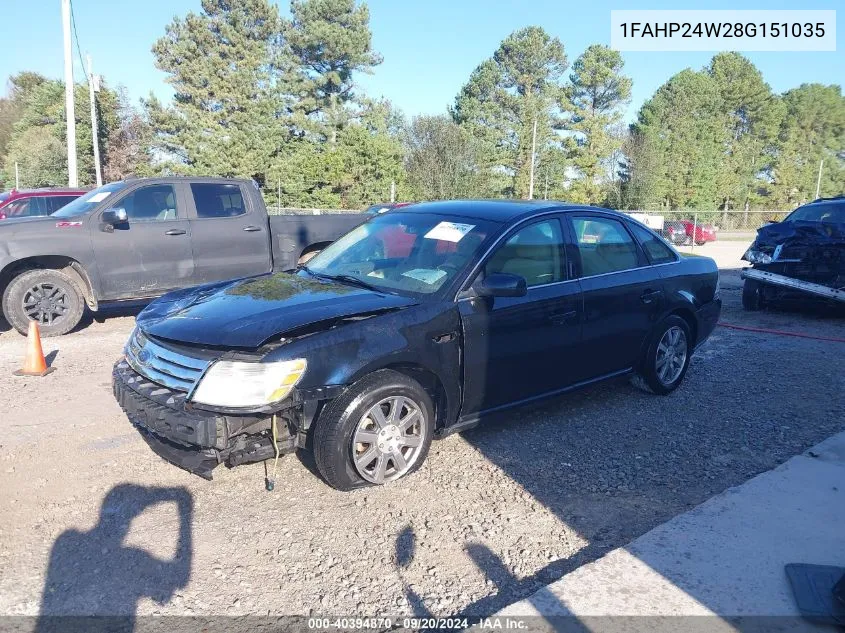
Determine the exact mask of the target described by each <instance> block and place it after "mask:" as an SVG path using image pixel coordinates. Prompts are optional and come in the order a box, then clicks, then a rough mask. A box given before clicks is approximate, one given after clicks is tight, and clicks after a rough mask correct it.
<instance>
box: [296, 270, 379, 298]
mask: <svg viewBox="0 0 845 633" xmlns="http://www.w3.org/2000/svg"><path fill="white" fill-rule="evenodd" d="M300 270H304V271H305V272H306V273H308V274H309V275H311V276H312V277H316V278H317V279H328V280H330V281H340V282H344V283H347V284H352V285H353V286H359V287H360V288H365V289H366V290H372V291H374V292H384V290H382V289H381V288H379V287H378V286H374V285H373V284H369V283H367V282H366V281H364V280H363V279H359V278H358V277H355V276H354V275H330V274H328V273H318V272H317V271H314V270H311V269H310V268H308V266H307V265H306V264H299V265H298V266H297V267H296V268H295V269H294V272H298V271H300Z"/></svg>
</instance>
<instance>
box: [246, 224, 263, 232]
mask: <svg viewBox="0 0 845 633" xmlns="http://www.w3.org/2000/svg"><path fill="white" fill-rule="evenodd" d="M260 230H261V227H260V226H252V225H251V224H250V225H249V226H245V227H244V231H246V232H247V233H255V232H256V231H260Z"/></svg>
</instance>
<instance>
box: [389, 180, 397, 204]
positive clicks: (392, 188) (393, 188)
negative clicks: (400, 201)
mask: <svg viewBox="0 0 845 633" xmlns="http://www.w3.org/2000/svg"><path fill="white" fill-rule="evenodd" d="M390 201H391V202H396V181H395V180H391V181H390Z"/></svg>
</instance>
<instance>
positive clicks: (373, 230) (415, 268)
mask: <svg viewBox="0 0 845 633" xmlns="http://www.w3.org/2000/svg"><path fill="white" fill-rule="evenodd" d="M494 226H495V225H494V224H493V223H491V222H486V221H483V220H476V219H469V218H468V219H463V218H459V219H456V218H446V217H443V216H439V215H432V214H427V213H401V212H394V213H389V214H386V215H379V216H376V217H375V218H373V219H372V220H371V221H369V222H367V223H365V224H362V225H361V226H359V227H357V228H355V229H353V230H352V231H351V232H349V233H347V234H346V235H344V236H343V237H342V238H340V239H339V240H337V241H336V242H334V243H333V244H331V245H330V246H328V247H327V248H326V249H325V250H324V251H322V252H321V253H320V254H319V255H317V256H316V257H314V259H312V260H311V261H310V262H308V265H307V266H305V267H303V268H304V271H305V272H306V273H308V274H312V275H315V276H317V277H323V278H326V279H335V280H336V281H339V282H341V283H349V284H352V285H360V286H364V287H373V288H375V289H377V290H382V291H385V292H395V293H398V294H411V295H428V294H432V293H434V292H436V291H437V290H439V289H440V288H442V287H444V286H445V285H446V284H448V283H450V282H451V281H452V280H454V279H455V278H456V277H457V275H458V274H460V273H461V271H463V270H464V268H465V267H466V266H467V264H468V263H469V262H470V260H471V259H472V258H473V255H475V254H476V253H477V252H478V250H479V249H480V247H481V245H482V244H483V243H484V242H485V241H486V239H487V237H488V236H490V234H491V232H492V229H493V227H494Z"/></svg>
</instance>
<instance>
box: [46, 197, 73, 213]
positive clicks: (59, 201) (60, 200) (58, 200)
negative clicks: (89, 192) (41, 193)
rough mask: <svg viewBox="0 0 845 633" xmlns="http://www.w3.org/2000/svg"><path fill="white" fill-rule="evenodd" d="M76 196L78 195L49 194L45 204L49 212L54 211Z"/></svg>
mask: <svg viewBox="0 0 845 633" xmlns="http://www.w3.org/2000/svg"><path fill="white" fill-rule="evenodd" d="M78 197H79V196H50V197H49V198H47V206H48V207H49V209H50V213H55V212H56V211H58V210H59V209H61V208H62V207H63V206H65V205H66V204H68V203H70V202H73V201H74V200H76V199H77V198H78Z"/></svg>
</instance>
